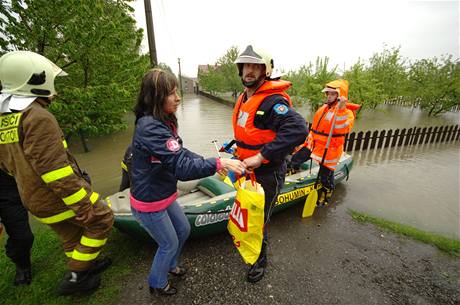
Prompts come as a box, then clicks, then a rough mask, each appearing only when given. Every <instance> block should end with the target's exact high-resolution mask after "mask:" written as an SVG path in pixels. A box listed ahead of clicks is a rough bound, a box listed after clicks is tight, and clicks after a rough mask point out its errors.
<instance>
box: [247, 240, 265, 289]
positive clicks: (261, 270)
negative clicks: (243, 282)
mask: <svg viewBox="0 0 460 305" xmlns="http://www.w3.org/2000/svg"><path fill="white" fill-rule="evenodd" d="M266 267H267V243H266V242H265V241H264V242H263V244H262V249H261V251H260V255H259V258H258V259H257V261H256V262H255V264H254V265H252V266H251V268H249V271H248V275H247V280H248V282H249V283H256V282H258V281H260V280H261V279H262V278H263V277H264V275H265V268H266Z"/></svg>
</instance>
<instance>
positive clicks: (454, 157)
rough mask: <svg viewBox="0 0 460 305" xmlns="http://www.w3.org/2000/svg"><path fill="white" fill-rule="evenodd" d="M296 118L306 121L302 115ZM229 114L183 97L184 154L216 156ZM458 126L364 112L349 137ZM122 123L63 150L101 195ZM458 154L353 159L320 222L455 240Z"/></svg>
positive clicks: (443, 147)
mask: <svg viewBox="0 0 460 305" xmlns="http://www.w3.org/2000/svg"><path fill="white" fill-rule="evenodd" d="M299 112H301V113H302V114H303V115H304V116H305V117H306V118H307V119H309V120H311V113H310V111H309V110H308V107H302V108H300V109H299ZM231 114H232V109H231V108H230V107H228V106H225V105H222V104H219V103H216V102H213V101H210V100H208V99H206V98H204V97H197V96H195V95H190V96H186V97H185V98H184V101H183V103H182V105H181V107H180V109H179V110H178V113H177V117H178V119H179V134H180V135H181V136H182V138H183V140H184V143H185V146H186V147H187V148H188V149H190V150H192V151H195V152H197V153H200V154H202V155H204V156H206V157H212V156H216V155H217V153H216V151H215V148H214V146H213V144H212V143H211V141H212V140H218V141H219V142H220V144H222V143H223V141H226V140H230V139H231V137H232V126H231ZM459 118H460V114H459V113H447V114H444V115H442V116H440V117H436V118H429V117H427V116H426V115H425V114H424V113H422V112H420V110H418V109H413V108H404V107H395V106H387V105H383V106H381V107H380V108H378V109H377V110H375V111H372V110H364V111H363V113H362V115H361V117H360V118H359V120H357V121H356V124H355V130H358V131H360V130H377V129H379V130H380V129H390V128H392V129H395V128H408V127H414V126H417V127H425V126H433V125H434V126H443V125H453V124H458V123H459ZM127 120H128V127H129V128H128V129H127V130H126V131H123V132H119V133H116V134H112V135H110V136H105V137H101V138H93V139H90V140H89V141H88V142H89V145H90V148H91V151H90V152H89V153H84V152H83V149H82V147H81V144H80V142H79V140H78V139H77V138H74V139H72V140H73V141H71V142H70V143H69V148H70V149H71V151H72V152H73V153H74V154H75V156H76V158H77V160H78V161H79V163H80V165H81V167H82V168H84V169H86V170H87V171H88V172H89V173H90V174H91V178H92V180H93V184H94V188H95V190H96V191H97V192H100V193H101V194H103V195H109V194H112V193H114V192H116V191H117V190H118V186H119V183H120V176H121V169H120V161H121V159H122V158H123V154H124V151H125V149H126V147H127V146H128V145H129V143H130V142H131V138H132V133H133V127H134V126H133V124H134V118H133V116H132V115H131V114H130V115H128V116H127ZM459 151H460V143H459V142H450V143H433V144H424V145H421V146H408V147H396V148H390V149H379V150H368V151H363V152H354V158H355V168H354V169H353V171H352V172H351V175H350V180H349V181H347V182H345V183H343V184H342V185H340V186H338V187H337V190H336V194H335V196H334V197H335V200H336V201H339V202H338V203H340V204H339V205H336V206H335V207H334V205H332V206H331V207H329V208H328V209H325V210H327V211H328V212H323V211H319V214H321V215H322V216H325V217H326V215H327V214H329V213H331V212H333V211H334V210H335V208H337V209H348V208H352V209H356V210H358V211H362V212H365V213H369V214H372V215H376V216H380V217H384V218H388V219H390V220H393V221H396V222H400V223H405V224H408V225H412V226H415V227H418V228H420V229H423V230H428V231H433V232H439V233H442V234H444V235H447V236H451V237H455V238H458V239H460V212H459V210H460V198H459V197H460V194H459V185H460V182H459V171H460V166H459V165H460V160H459ZM330 216H331V215H330Z"/></svg>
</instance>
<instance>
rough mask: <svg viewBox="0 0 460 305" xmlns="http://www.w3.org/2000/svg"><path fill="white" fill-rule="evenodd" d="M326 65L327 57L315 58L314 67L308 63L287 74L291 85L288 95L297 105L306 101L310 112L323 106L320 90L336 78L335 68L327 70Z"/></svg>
mask: <svg viewBox="0 0 460 305" xmlns="http://www.w3.org/2000/svg"><path fill="white" fill-rule="evenodd" d="M328 65H329V58H328V57H327V56H326V57H324V58H321V57H317V58H316V62H315V65H314V66H313V63H311V62H310V63H309V64H308V65H303V66H301V67H300V68H299V70H296V71H290V72H289V73H288V75H287V76H286V79H287V80H289V81H290V82H291V83H292V87H291V89H289V94H290V95H291V96H292V97H293V100H294V101H295V102H296V103H297V104H301V103H302V101H300V100H302V99H303V100H306V101H307V102H309V103H310V104H311V107H312V111H315V110H316V109H318V107H319V106H320V105H322V104H323V101H324V94H323V93H322V92H321V90H322V89H323V88H324V85H325V84H326V83H327V82H329V81H331V80H333V79H335V78H337V73H336V71H337V66H335V67H333V68H332V69H329V68H328Z"/></svg>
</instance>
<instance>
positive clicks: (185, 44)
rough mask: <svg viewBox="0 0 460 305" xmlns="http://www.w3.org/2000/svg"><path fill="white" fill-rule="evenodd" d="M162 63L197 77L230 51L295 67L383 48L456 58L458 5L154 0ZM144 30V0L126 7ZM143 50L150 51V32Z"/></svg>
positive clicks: (346, 61) (396, 0) (391, 0)
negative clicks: (248, 50)
mask: <svg viewBox="0 0 460 305" xmlns="http://www.w3.org/2000/svg"><path fill="white" fill-rule="evenodd" d="M151 3H152V13H153V23H154V28H155V40H156V48H157V56H158V61H159V62H164V63H166V64H167V65H169V66H170V67H171V68H172V69H173V71H174V72H176V73H177V70H178V64H177V58H179V57H180V58H181V68H182V73H183V74H185V75H189V76H196V73H197V66H198V65H199V64H214V63H215V62H216V60H217V59H218V58H219V57H221V56H222V55H224V54H225V52H226V51H227V50H228V49H229V48H230V47H231V46H233V45H234V46H237V47H239V49H240V51H242V50H244V48H245V46H246V45H248V44H252V45H254V46H256V47H258V48H263V49H265V50H266V51H268V52H270V53H271V54H272V56H273V58H274V62H275V66H276V67H278V68H282V69H284V70H291V69H297V68H299V67H300V66H301V65H303V64H306V63H308V62H310V61H314V60H315V59H316V57H317V56H321V57H324V56H328V57H329V58H330V61H331V64H332V65H335V64H337V65H339V68H340V70H342V69H343V67H344V65H345V66H346V67H347V68H348V67H349V66H350V65H352V64H354V63H355V62H356V61H357V60H358V58H362V59H368V58H369V57H370V56H372V54H373V53H375V52H381V51H382V50H383V45H384V44H386V45H387V46H388V47H398V46H400V47H401V53H402V55H403V56H404V57H407V58H409V59H411V60H414V59H420V58H431V57H434V56H438V57H439V56H440V55H442V54H452V55H454V56H455V57H456V58H458V57H459V48H460V42H459V36H460V34H459V33H460V25H459V15H460V11H459V10H460V8H459V1H458V0H457V1H406V0H379V1H378V0H367V1H359V0H347V1H338V0H328V1H306V0H232V1H224V0H195V1H190V0H151ZM131 5H132V6H133V7H134V8H135V18H136V20H137V23H138V26H139V27H142V28H144V30H145V29H146V25H145V11H144V0H136V2H134V3H132V4H131ZM143 50H144V51H145V52H148V43H147V31H146V30H145V39H144V43H143Z"/></svg>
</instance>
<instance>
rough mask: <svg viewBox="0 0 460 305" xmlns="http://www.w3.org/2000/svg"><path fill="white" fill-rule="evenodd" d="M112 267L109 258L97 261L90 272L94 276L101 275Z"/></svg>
mask: <svg viewBox="0 0 460 305" xmlns="http://www.w3.org/2000/svg"><path fill="white" fill-rule="evenodd" d="M110 265H112V259H110V258H109V257H104V258H101V259H96V260H95V261H94V263H93V266H92V267H91V268H90V269H89V272H91V273H92V274H99V273H101V272H104V271H105V270H106V269H107V268H109V267H110Z"/></svg>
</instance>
